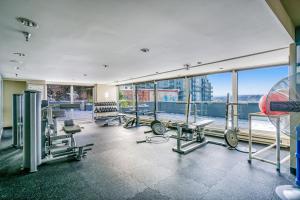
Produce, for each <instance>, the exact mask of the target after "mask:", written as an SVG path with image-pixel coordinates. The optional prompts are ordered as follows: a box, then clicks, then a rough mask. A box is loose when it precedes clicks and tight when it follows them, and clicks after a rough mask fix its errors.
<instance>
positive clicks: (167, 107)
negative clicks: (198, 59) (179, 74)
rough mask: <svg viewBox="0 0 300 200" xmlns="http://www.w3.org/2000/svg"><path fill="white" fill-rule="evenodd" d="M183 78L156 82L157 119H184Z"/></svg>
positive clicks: (184, 94) (184, 89)
mask: <svg viewBox="0 0 300 200" xmlns="http://www.w3.org/2000/svg"><path fill="white" fill-rule="evenodd" d="M186 84H187V81H186V79H185V78H179V79H170V80H162V81H158V82H157V105H158V109H157V110H158V115H157V116H158V119H160V120H172V121H185V120H186V119H185V110H186V109H185V108H186Z"/></svg>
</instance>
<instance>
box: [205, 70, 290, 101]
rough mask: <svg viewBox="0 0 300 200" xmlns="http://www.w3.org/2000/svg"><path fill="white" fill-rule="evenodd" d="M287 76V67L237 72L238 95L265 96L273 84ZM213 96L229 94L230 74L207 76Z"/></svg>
mask: <svg viewBox="0 0 300 200" xmlns="http://www.w3.org/2000/svg"><path fill="white" fill-rule="evenodd" d="M287 76H288V66H279V67H269V68H262V69H251V70H245V71H240V72H238V80H239V82H238V87H239V91H238V93H239V95H256V94H259V95H263V94H267V93H268V92H269V90H270V89H271V88H272V86H273V85H274V84H276V83H277V82H278V81H280V80H281V79H283V78H285V77H287ZM207 78H208V79H209V81H210V82H211V83H212V86H213V96H215V97H217V96H226V94H227V93H228V92H229V93H230V94H231V73H230V72H226V73H221V74H213V75H208V76H207Z"/></svg>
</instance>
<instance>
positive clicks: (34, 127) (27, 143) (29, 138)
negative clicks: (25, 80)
mask: <svg viewBox="0 0 300 200" xmlns="http://www.w3.org/2000/svg"><path fill="white" fill-rule="evenodd" d="M24 93H25V94H24V141H23V142H24V147H23V154H24V156H23V169H24V170H26V171H29V172H36V171H37V166H38V165H40V164H41V93H40V92H39V91H34V90H26V91H25V92H24Z"/></svg>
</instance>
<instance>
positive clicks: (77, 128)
mask: <svg viewBox="0 0 300 200" xmlns="http://www.w3.org/2000/svg"><path fill="white" fill-rule="evenodd" d="M63 130H64V131H65V132H66V133H69V134H74V133H78V132H81V127H80V126H79V125H73V126H64V127H63Z"/></svg>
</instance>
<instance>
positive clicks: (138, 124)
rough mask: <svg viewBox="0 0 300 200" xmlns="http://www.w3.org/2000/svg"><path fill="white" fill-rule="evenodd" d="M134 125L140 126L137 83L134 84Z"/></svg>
mask: <svg viewBox="0 0 300 200" xmlns="http://www.w3.org/2000/svg"><path fill="white" fill-rule="evenodd" d="M134 87H135V119H136V120H135V126H136V127H139V126H140V118H139V102H138V85H137V84H135V85H134Z"/></svg>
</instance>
